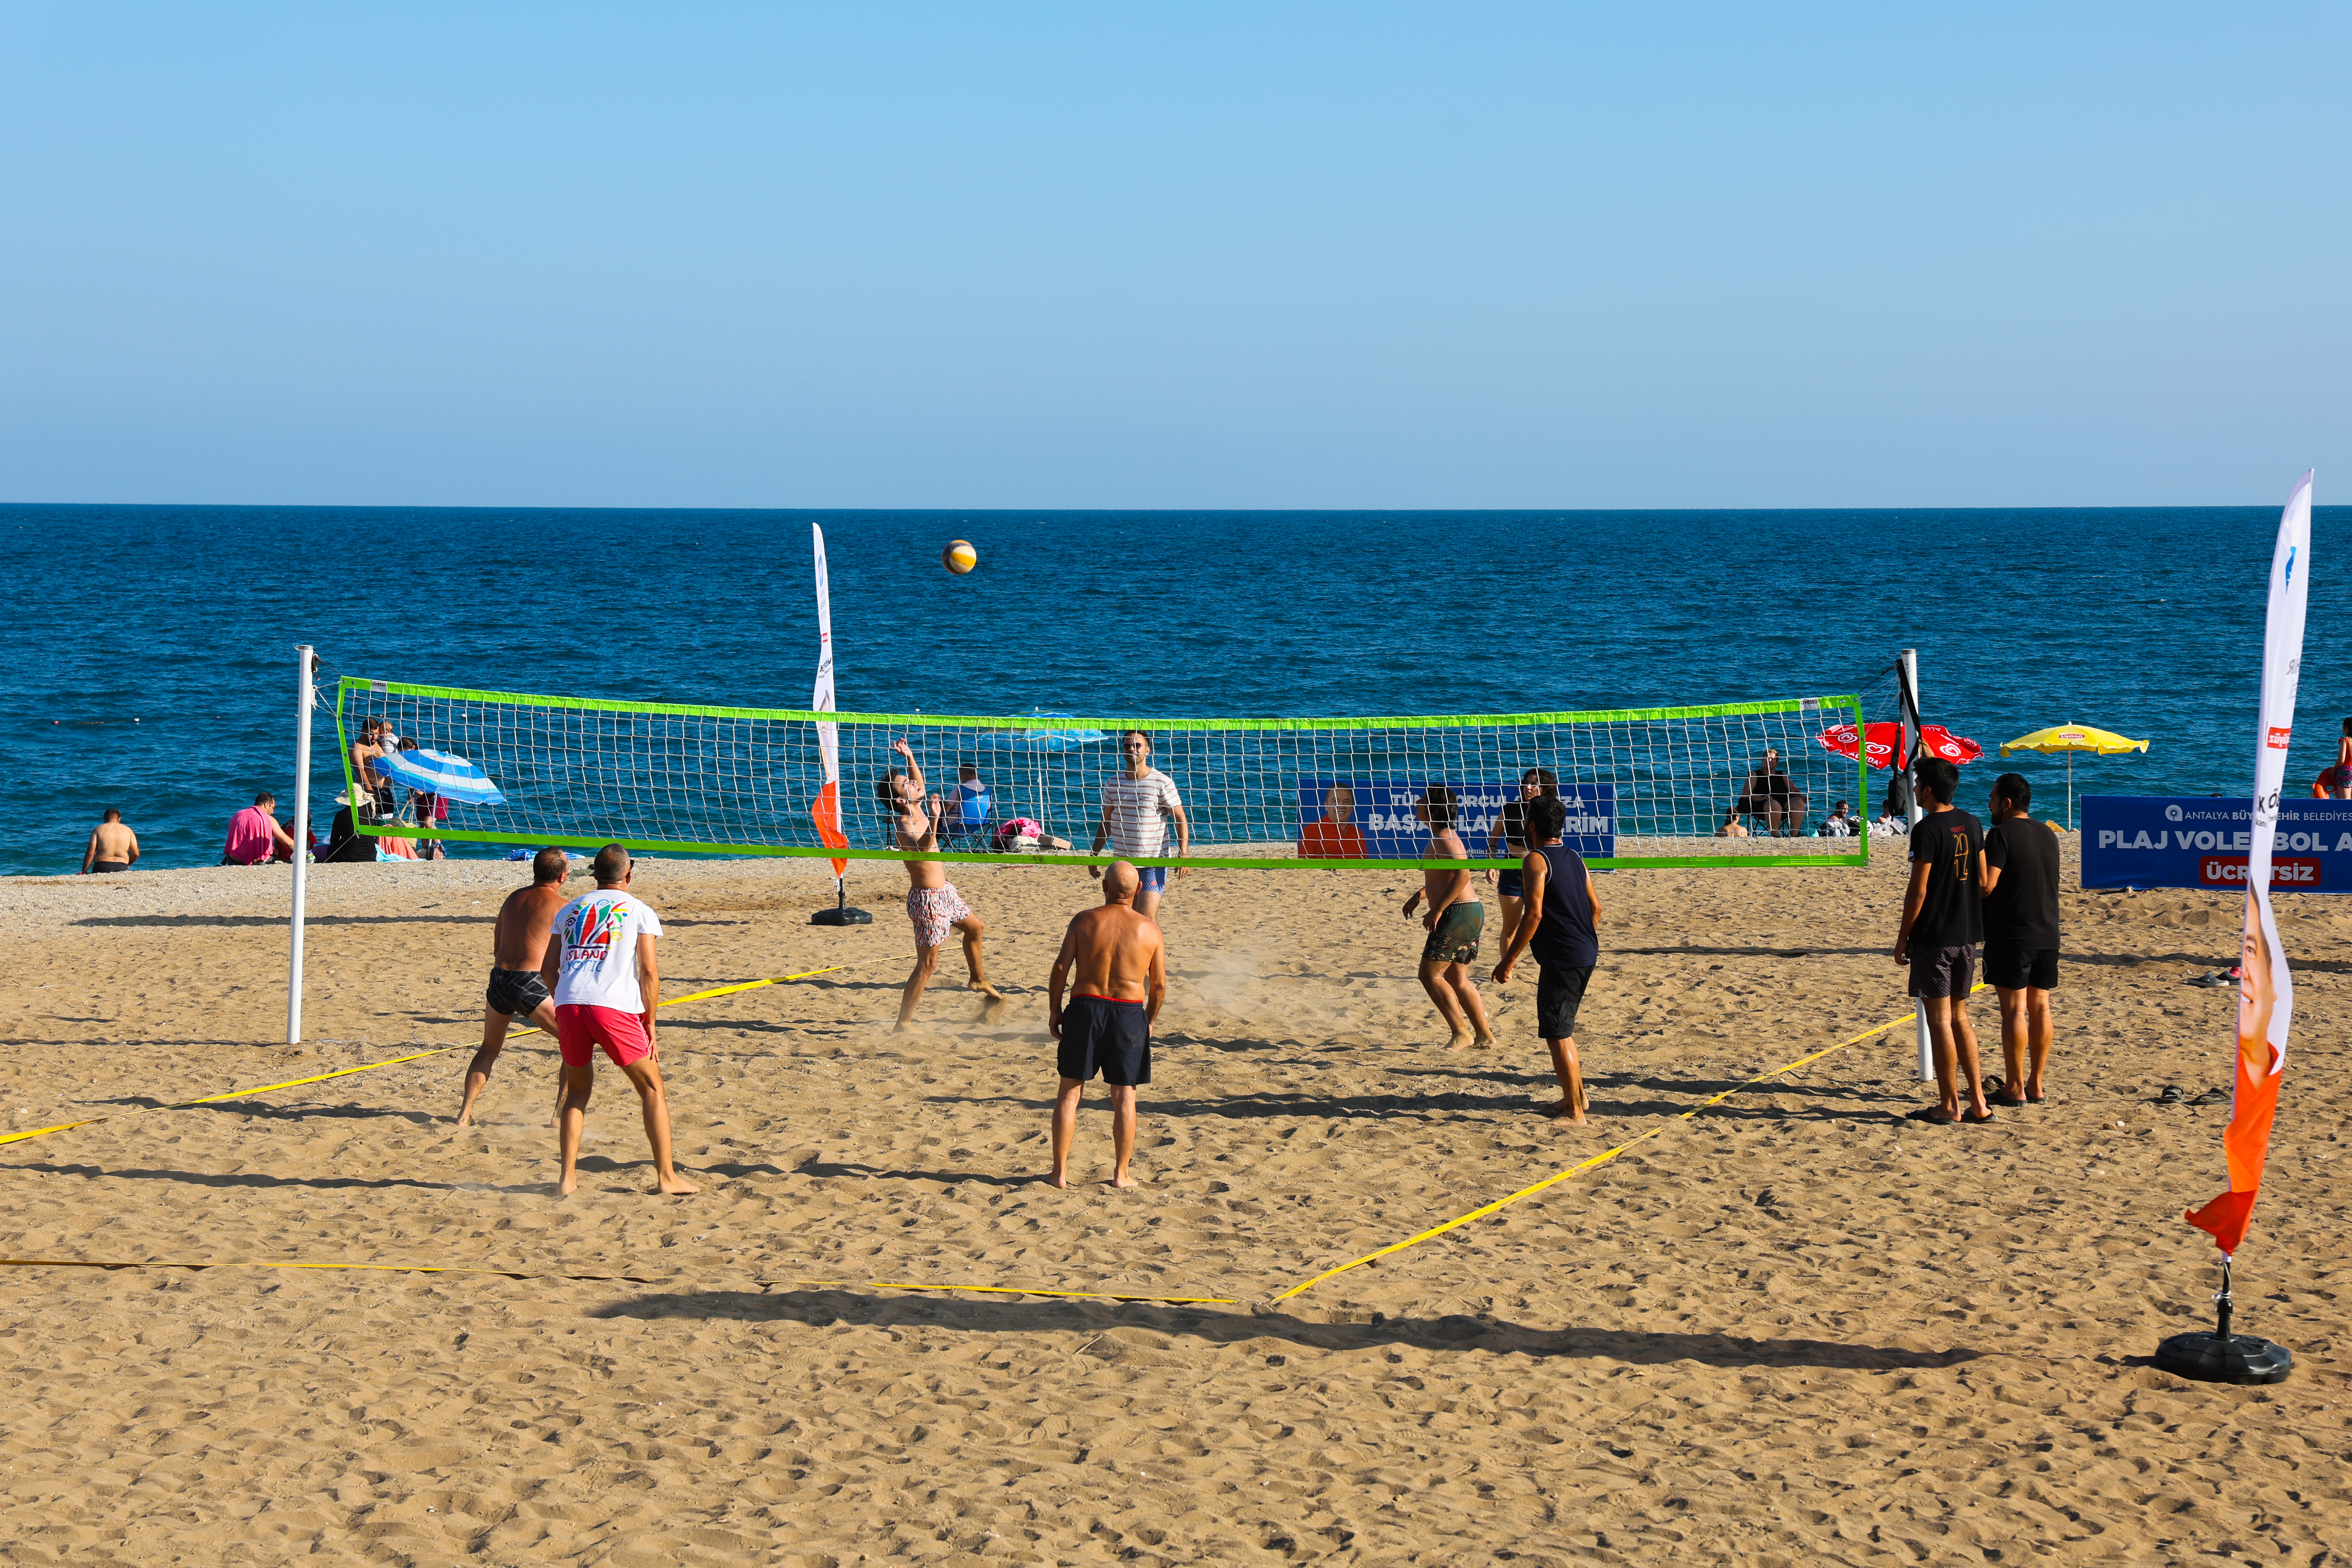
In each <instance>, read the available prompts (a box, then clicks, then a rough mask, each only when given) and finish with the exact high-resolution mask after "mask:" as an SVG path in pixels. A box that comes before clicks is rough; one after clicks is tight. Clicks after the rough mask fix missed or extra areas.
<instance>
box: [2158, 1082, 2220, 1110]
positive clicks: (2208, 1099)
mask: <svg viewBox="0 0 2352 1568" xmlns="http://www.w3.org/2000/svg"><path fill="white" fill-rule="evenodd" d="M2229 1099H2230V1097H2229V1096H2228V1095H2226V1094H2224V1093H2222V1092H2221V1090H2220V1089H2207V1090H2206V1091H2205V1092H2204V1093H2202V1094H2197V1095H2190V1094H2185V1093H2183V1092H2182V1091H2181V1088H2180V1086H2179V1084H2177V1083H2168V1084H2166V1085H2165V1086H2164V1092H2163V1093H2162V1094H2159V1095H2158V1096H2157V1097H2156V1102H2157V1103H2158V1105H2224V1104H2227V1103H2228V1102H2229Z"/></svg>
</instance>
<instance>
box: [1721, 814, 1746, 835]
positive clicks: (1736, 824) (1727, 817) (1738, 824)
mask: <svg viewBox="0 0 2352 1568" xmlns="http://www.w3.org/2000/svg"><path fill="white" fill-rule="evenodd" d="M1715 836H1716V837H1717V838H1745V837H1748V824H1746V823H1744V822H1742V821H1740V820H1739V813H1738V811H1737V810H1733V811H1727V812H1725V813H1724V814H1723V820H1722V821H1721V822H1719V823H1717V825H1716V828H1715Z"/></svg>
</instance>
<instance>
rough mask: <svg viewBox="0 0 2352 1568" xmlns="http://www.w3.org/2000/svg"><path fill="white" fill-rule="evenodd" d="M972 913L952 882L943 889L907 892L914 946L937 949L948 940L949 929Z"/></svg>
mask: <svg viewBox="0 0 2352 1568" xmlns="http://www.w3.org/2000/svg"><path fill="white" fill-rule="evenodd" d="M970 914H971V906H970V905H968V904H966V903H965V902H964V901H963V895H962V894H961V893H959V892H957V891H956V890H955V884H954V883H953V882H950V883H949V884H948V885H947V886H946V887H944V888H909V889H907V918H908V920H909V921H913V922H914V925H915V945H916V946H917V947H937V946H939V945H940V943H941V942H945V941H947V939H948V928H949V927H950V926H952V925H954V924H955V922H956V921H960V920H962V919H964V918H965V917H967V916H969V915H970Z"/></svg>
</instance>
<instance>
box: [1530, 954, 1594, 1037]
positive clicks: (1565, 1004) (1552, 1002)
mask: <svg viewBox="0 0 2352 1568" xmlns="http://www.w3.org/2000/svg"><path fill="white" fill-rule="evenodd" d="M1591 980H1592V965H1591V964H1589V963H1562V964H1557V965H1555V964H1549V963H1546V964H1543V965H1542V966H1541V967H1540V968H1539V969H1538V972H1537V974H1536V1033H1537V1034H1538V1035H1541V1036H1542V1037H1544V1038H1545V1039H1547V1040H1565V1039H1567V1038H1568V1037H1570V1036H1571V1035H1573V1034H1575V1033H1576V1014H1577V1009H1579V1008H1580V1007H1582V1006H1583V1005H1584V988H1585V986H1586V985H1588V984H1591Z"/></svg>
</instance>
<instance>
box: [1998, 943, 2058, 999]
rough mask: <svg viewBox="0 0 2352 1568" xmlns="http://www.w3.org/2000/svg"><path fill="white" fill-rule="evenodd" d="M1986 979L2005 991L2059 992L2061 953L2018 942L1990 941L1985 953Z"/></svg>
mask: <svg viewBox="0 0 2352 1568" xmlns="http://www.w3.org/2000/svg"><path fill="white" fill-rule="evenodd" d="M1984 977H1985V979H1986V980H1988V981H1990V983H1991V984H1993V985H1995V986H1997V987H1999V988H2000V990H2003V991H2023V990H2026V989H2028V988H2031V989H2032V990H2035V991H2055V990H2056V989H2058V950H2057V949H2056V948H2054V947H2021V946H2019V945H2018V944H2017V943H2015V942H1987V943H1985V950H1984Z"/></svg>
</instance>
